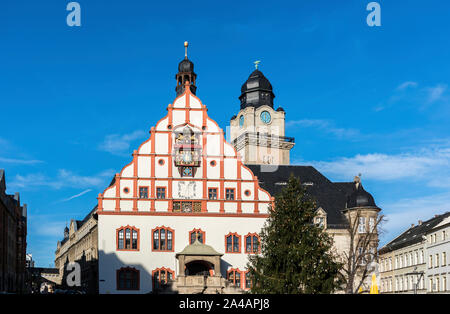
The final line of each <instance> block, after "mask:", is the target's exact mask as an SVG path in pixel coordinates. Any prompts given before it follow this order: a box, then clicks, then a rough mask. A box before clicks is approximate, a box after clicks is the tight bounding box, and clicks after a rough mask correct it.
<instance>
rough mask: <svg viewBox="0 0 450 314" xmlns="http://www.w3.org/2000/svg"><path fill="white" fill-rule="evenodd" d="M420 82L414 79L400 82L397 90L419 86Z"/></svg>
mask: <svg viewBox="0 0 450 314" xmlns="http://www.w3.org/2000/svg"><path fill="white" fill-rule="evenodd" d="M418 85H419V84H418V83H417V82H412V81H408V82H404V83H402V84H400V85H399V86H398V87H397V90H405V89H407V88H408V87H417V86H418Z"/></svg>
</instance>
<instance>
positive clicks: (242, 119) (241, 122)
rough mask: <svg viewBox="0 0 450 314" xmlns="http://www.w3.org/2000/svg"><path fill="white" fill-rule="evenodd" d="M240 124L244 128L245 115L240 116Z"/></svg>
mask: <svg viewBox="0 0 450 314" xmlns="http://www.w3.org/2000/svg"><path fill="white" fill-rule="evenodd" d="M239 126H240V127H241V128H242V127H243V126H244V116H241V117H240V118H239Z"/></svg>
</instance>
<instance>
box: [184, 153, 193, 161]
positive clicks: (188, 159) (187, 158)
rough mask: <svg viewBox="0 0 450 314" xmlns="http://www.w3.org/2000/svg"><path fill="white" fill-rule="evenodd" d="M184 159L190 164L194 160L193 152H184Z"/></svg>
mask: <svg viewBox="0 0 450 314" xmlns="http://www.w3.org/2000/svg"><path fill="white" fill-rule="evenodd" d="M183 161H184V162H185V163H187V164H190V163H191V162H192V154H191V153H190V152H185V153H184V154H183Z"/></svg>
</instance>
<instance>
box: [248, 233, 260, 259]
mask: <svg viewBox="0 0 450 314" xmlns="http://www.w3.org/2000/svg"><path fill="white" fill-rule="evenodd" d="M259 242H260V241H259V235H258V234H256V233H249V234H247V235H246V236H245V253H248V254H256V253H259V252H260V250H261V248H260V244H259Z"/></svg>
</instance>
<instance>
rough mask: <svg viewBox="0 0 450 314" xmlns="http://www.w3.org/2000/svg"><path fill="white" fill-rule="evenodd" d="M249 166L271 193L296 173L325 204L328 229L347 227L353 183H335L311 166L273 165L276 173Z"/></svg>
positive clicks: (261, 184) (312, 194) (318, 205)
mask: <svg viewBox="0 0 450 314" xmlns="http://www.w3.org/2000/svg"><path fill="white" fill-rule="evenodd" d="M247 167H249V168H250V170H252V172H253V173H254V174H255V175H256V176H257V177H258V181H259V184H260V186H261V187H262V188H263V189H265V190H266V191H268V192H269V193H270V194H271V195H272V196H276V194H278V193H280V192H281V190H282V189H283V187H284V186H285V185H286V184H287V181H288V179H289V177H290V175H291V174H293V175H294V176H295V177H297V178H299V179H300V181H301V182H302V184H303V185H304V186H305V188H306V190H307V192H308V193H309V195H311V196H312V197H313V199H315V201H316V204H317V207H322V208H323V210H324V211H325V212H326V213H327V225H328V227H329V228H336V229H344V228H346V227H347V226H348V223H347V219H346V217H345V216H344V214H343V213H342V211H343V210H344V209H345V208H346V204H347V201H348V199H349V197H351V195H352V194H353V193H355V191H357V188H356V185H355V183H354V182H339V183H333V182H331V181H330V180H328V179H327V178H326V177H325V176H324V175H322V174H321V173H320V172H319V171H317V169H315V168H314V167H312V166H277V167H276V168H273V169H274V170H275V171H273V172H267V171H263V170H264V168H262V167H261V166H260V165H247ZM266 167H267V166H266ZM360 186H361V184H360ZM361 187H362V186H361Z"/></svg>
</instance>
